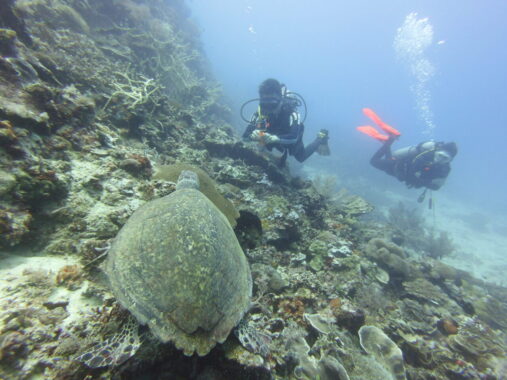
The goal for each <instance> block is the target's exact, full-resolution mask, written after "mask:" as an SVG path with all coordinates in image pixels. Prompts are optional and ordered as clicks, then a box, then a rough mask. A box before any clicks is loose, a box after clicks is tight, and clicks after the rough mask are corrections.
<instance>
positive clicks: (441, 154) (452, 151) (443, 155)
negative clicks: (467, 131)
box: [434, 142, 458, 164]
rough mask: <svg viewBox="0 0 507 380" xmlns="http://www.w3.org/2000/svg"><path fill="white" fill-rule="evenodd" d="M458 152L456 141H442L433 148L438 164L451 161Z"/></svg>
mask: <svg viewBox="0 0 507 380" xmlns="http://www.w3.org/2000/svg"><path fill="white" fill-rule="evenodd" d="M457 153H458V147H457V145H456V143H453V142H450V143H443V144H440V146H439V147H438V148H437V150H435V158H434V160H435V162H436V163H439V164H447V163H449V162H451V161H452V159H453V158H454V156H456V154H457Z"/></svg>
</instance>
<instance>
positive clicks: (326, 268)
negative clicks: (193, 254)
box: [0, 0, 507, 380]
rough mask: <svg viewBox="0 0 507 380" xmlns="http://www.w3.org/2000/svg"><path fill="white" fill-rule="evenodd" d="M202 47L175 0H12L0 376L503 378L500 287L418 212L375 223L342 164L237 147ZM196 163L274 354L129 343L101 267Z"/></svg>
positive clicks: (2, 145)
mask: <svg viewBox="0 0 507 380" xmlns="http://www.w3.org/2000/svg"><path fill="white" fill-rule="evenodd" d="M200 44H201V42H200V39H199V34H198V31H197V28H196V26H195V25H194V24H193V23H192V21H191V19H190V18H189V12H188V9H187V8H186V7H185V4H184V2H183V1H180V0H178V1H170V2H168V1H162V0H151V1H147V0H122V1H117V0H100V1H99V0H37V1H14V0H7V1H1V2H0V198H1V199H2V201H1V203H0V248H1V249H2V252H1V254H0V294H1V295H2V297H0V299H1V301H0V377H1V378H6V379H10V378H19V379H31V378H48V379H49V378H57V379H69V380H71V379H83V378H141V377H151V378H159V377H160V376H161V374H162V373H164V374H170V375H168V376H173V377H174V378H188V376H189V374H192V378H195V379H204V378H245V379H273V378H274V379H294V378H312V379H314V378H321V379H325V378H334V379H341V380H343V379H348V378H350V379H379V380H380V379H382V380H384V379H386V378H389V376H390V377H394V378H404V377H403V376H405V375H404V373H406V377H407V378H411V379H443V378H453V379H472V378H477V379H478V378H483V379H500V378H502V376H504V373H505V367H506V364H505V344H506V342H507V333H506V329H507V321H506V315H507V311H506V308H505V305H506V302H507V291H506V290H505V288H502V287H499V286H494V285H492V284H489V283H488V282H487V281H485V280H479V279H476V278H474V277H473V276H472V275H470V274H469V273H467V272H464V271H460V270H457V269H455V268H453V267H451V266H449V265H446V264H444V263H442V262H440V261H439V260H440V259H441V258H445V257H446V256H449V255H451V254H452V253H453V251H454V249H455V247H454V243H453V242H452V241H451V240H450V238H449V237H448V236H447V235H446V234H445V232H441V231H433V230H431V229H430V228H428V227H427V226H426V225H425V222H424V220H423V218H422V217H421V216H420V215H419V214H418V213H417V212H416V211H415V210H410V209H408V208H407V207H405V206H404V205H403V204H399V205H398V206H397V207H394V208H393V209H391V210H390V211H389V216H388V224H385V223H384V222H379V221H378V220H373V218H361V216H362V215H363V214H365V213H368V212H370V211H371V210H372V208H373V207H372V206H371V205H370V204H368V203H367V202H366V201H365V200H363V199H362V198H360V197H358V196H356V195H355V194H351V193H350V192H349V191H348V190H346V189H339V190H338V189H337V186H336V185H337V180H336V178H333V177H327V178H324V177H321V178H316V179H315V180H314V181H313V183H312V181H308V180H304V179H301V178H295V177H293V176H292V175H291V172H290V170H289V169H287V168H283V169H280V168H279V167H278V166H277V165H276V162H275V160H274V159H273V157H272V156H270V155H268V154H266V153H265V152H261V151H259V150H258V149H257V148H256V147H255V146H252V145H251V144H247V143H244V142H242V141H239V139H238V138H237V136H236V134H235V126H233V125H232V124H230V123H231V119H232V118H231V112H230V109H229V106H228V105H227V104H225V103H224V102H223V101H222V93H221V91H220V89H219V84H218V83H216V81H215V80H214V79H213V77H212V75H211V74H210V73H211V71H210V69H209V66H208V64H207V62H206V58H205V55H204V54H203V53H202V51H201V48H200ZM189 165H191V167H192V170H195V171H198V172H200V173H201V171H202V175H201V174H200V176H201V178H200V179H201V183H203V184H204V186H208V190H209V194H211V195H209V196H210V199H212V200H213V202H215V204H216V205H217V207H218V208H219V209H221V210H222V212H223V213H224V214H225V215H226V216H227V218H228V220H229V222H230V223H231V225H236V229H235V233H236V235H237V237H238V240H239V241H240V243H241V246H242V248H243V250H244V252H245V255H246V256H247V258H248V262H249V264H250V267H251V270H252V275H253V282H254V284H253V292H254V294H253V297H252V300H251V303H252V307H251V309H250V310H249V312H248V315H247V318H248V328H249V329H255V330H256V331H257V332H258V333H259V335H260V336H261V337H262V338H261V340H260V341H259V342H261V343H263V344H265V345H266V346H267V349H268V350H269V354H265V355H264V356H261V355H257V354H254V353H252V352H249V351H247V350H245V349H244V348H242V347H241V346H240V344H239V343H238V340H237V339H236V338H235V336H234V334H230V336H229V338H228V339H227V340H226V341H225V342H224V344H221V345H218V346H217V347H216V348H214V349H213V350H212V351H211V352H210V353H209V354H208V355H207V356H205V357H202V358H187V357H185V356H184V355H183V353H182V352H181V351H179V350H177V349H176V348H175V347H174V346H172V345H170V344H165V345H164V344H160V343H157V342H156V341H155V340H154V339H153V338H152V337H150V335H149V334H147V333H146V331H145V330H146V329H145V328H144V327H142V328H141V329H140V330H139V334H140V336H139V339H140V340H139V341H138V340H137V338H136V337H135V336H134V340H133V341H132V343H133V346H129V345H126V346H122V345H120V344H119V342H120V340H119V336H118V334H120V335H121V333H122V331H123V332H124V333H125V330H122V326H127V330H128V332H132V330H129V329H128V326H129V325H128V323H127V324H125V322H126V318H127V317H126V315H127V313H126V312H125V311H124V310H121V308H120V307H119V306H118V303H117V302H116V300H115V299H114V297H113V296H112V294H111V292H110V290H109V288H108V286H107V284H106V283H104V282H103V281H102V275H101V272H100V268H99V267H100V264H101V262H102V260H103V259H104V257H106V256H107V253H108V250H109V248H110V247H111V243H112V241H113V239H114V238H115V236H116V234H117V233H118V231H119V230H120V228H121V227H122V226H123V225H124V224H125V222H126V221H127V219H128V218H129V217H130V216H131V215H132V213H133V212H134V211H135V210H136V209H138V208H139V207H140V206H141V205H142V204H144V203H145V202H147V201H150V200H153V199H155V198H159V197H162V196H164V195H168V194H170V193H172V192H173V191H174V189H175V188H174V182H175V180H176V178H177V175H178V174H179V171H181V170H180V169H178V168H189ZM176 169H178V170H176ZM165 171H167V172H171V173H172V174H170V175H169V174H167V173H165ZM164 173H165V174H164ZM166 175H167V176H166ZM205 192H206V191H205ZM372 326H375V328H374V327H372ZM136 332H137V330H136ZM358 334H359V339H358ZM124 335H126V333H125V334H124ZM134 335H135V334H134ZM128 336H130V335H128ZM377 340H380V342H377ZM372 341H374V342H377V343H378V344H376V343H375V344H373V343H372ZM97 342H105V344H104V345H103V346H102V348H103V349H104V350H102V351H101V350H99V351H94V353H95V355H88V356H83V355H86V353H90V352H91V347H93V346H94V345H96V344H97ZM252 342H253V341H252ZM252 342H251V343H252ZM253 343H255V342H253ZM138 344H139V347H138ZM398 347H399V348H398ZM112 348H117V349H118V350H116V351H109V350H110V349H112ZM134 348H135V349H137V352H136V354H135V355H134V356H133V357H132V358H130V359H129V360H126V361H123V359H125V356H129V355H131V354H132V353H133V351H135V350H134ZM363 348H364V350H366V351H368V352H370V354H368V355H365V353H364V350H363ZM400 349H401V350H402V351H403V357H402V356H401V354H400V351H399V350H400ZM384 351H386V352H384ZM387 351H388V352H387ZM382 352H384V353H387V354H388V356H385V355H384V358H385V359H383V358H381V357H380V356H381V355H380V354H381V353H382ZM111 353H113V355H111ZM124 353H126V354H127V355H123V354H124ZM76 358H80V360H81V362H79V361H76V360H75V359H76ZM97 362H100V363H104V364H107V366H104V367H101V368H97V369H90V368H89V367H87V365H86V364H93V365H94V366H95V364H96V363H97ZM110 364H111V365H110Z"/></svg>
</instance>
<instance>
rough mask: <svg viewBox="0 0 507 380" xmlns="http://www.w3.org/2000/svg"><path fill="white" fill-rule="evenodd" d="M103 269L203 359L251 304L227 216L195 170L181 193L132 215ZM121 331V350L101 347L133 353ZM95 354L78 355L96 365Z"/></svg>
mask: <svg viewBox="0 0 507 380" xmlns="http://www.w3.org/2000/svg"><path fill="white" fill-rule="evenodd" d="M104 271H105V273H106V274H107V277H108V280H109V283H110V286H111V289H112V291H113V293H114V295H115V296H116V298H117V300H118V301H119V302H120V304H121V305H122V306H124V307H125V308H126V309H128V310H129V311H130V312H131V313H132V314H133V315H134V316H135V318H136V319H137V321H138V322H140V323H141V324H146V325H148V326H149V328H150V330H151V332H152V333H153V334H154V335H155V336H156V337H157V338H158V339H159V340H160V341H162V342H169V341H171V342H173V343H174V344H175V346H176V347H177V348H179V349H181V350H183V352H184V354H185V355H192V354H193V353H194V352H196V353H197V354H198V355H200V356H203V355H206V354H207V353H208V352H209V351H210V350H211V349H212V348H213V347H214V346H215V345H216V343H222V342H224V341H225V339H226V338H227V336H228V335H229V333H230V331H231V330H232V329H233V328H234V327H235V326H236V325H238V323H239V322H240V320H241V319H242V318H243V316H244V315H245V313H246V312H247V311H248V309H249V307H250V298H251V295H252V278H251V273H250V268H249V265H248V262H247V260H246V257H245V255H244V253H243V251H242V249H241V247H240V245H239V243H238V240H237V239H236V236H235V234H234V231H233V230H232V228H231V226H230V224H229V222H228V221H227V218H226V217H225V216H224V215H223V214H222V213H221V212H220V211H219V210H218V208H217V207H216V206H215V205H214V204H213V203H212V202H211V201H210V200H209V199H208V198H207V197H206V196H204V195H203V194H202V193H201V192H200V191H199V180H198V177H197V175H196V174H195V173H194V172H192V171H183V172H182V173H181V175H180V177H179V179H178V183H177V186H176V191H174V192H173V193H171V194H169V195H167V196H165V197H162V198H159V199H156V200H153V201H150V202H148V203H146V204H144V205H143V206H141V207H140V208H139V209H138V210H136V211H135V212H134V214H132V216H131V217H130V218H129V220H128V221H127V222H126V223H125V225H124V226H123V227H122V229H121V230H120V232H119V233H118V235H117V236H116V238H115V240H114V242H113V244H112V246H111V249H110V250H109V254H108V258H107V261H106V263H105V268H104ZM131 330H132V329H130V331H131ZM124 335H126V336H127V341H126V343H125V339H123V340H122V342H123V343H121V344H118V342H117V341H118V339H116V341H115V342H116V343H114V345H115V346H117V347H120V350H122V352H118V353H117V354H111V352H110V351H111V347H109V346H108V344H105V345H104V344H102V346H103V347H106V348H105V349H106V351H107V355H109V356H117V357H118V356H127V357H128V356H129V355H133V353H135V350H136V349H137V347H138V345H139V343H138V339H137V337H135V336H134V337H133V334H131V333H129V334H124ZM240 339H241V338H240ZM101 350H102V352H104V348H101ZM132 351H133V353H132ZM94 354H95V358H94ZM94 354H93V353H88V355H87V357H85V355H86V354H85V355H82V356H81V357H80V358H78V360H81V361H84V362H85V363H86V364H88V365H90V366H93V367H96V366H99V365H96V364H94V361H95V362H96V363H99V362H100V360H99V361H97V357H100V356H101V355H102V356H104V354H101V352H95V353H94ZM125 359H126V358H125ZM107 364H111V363H106V364H100V366H101V365H107ZM113 364H114V363H113Z"/></svg>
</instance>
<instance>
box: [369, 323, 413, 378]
mask: <svg viewBox="0 0 507 380" xmlns="http://www.w3.org/2000/svg"><path fill="white" fill-rule="evenodd" d="M359 342H360V344H361V347H362V348H363V349H364V350H365V351H366V352H367V353H368V354H370V355H373V356H374V357H375V360H376V361H377V362H379V363H380V364H381V365H382V366H383V367H384V368H385V369H386V370H388V371H389V372H390V373H391V374H392V375H393V378H394V379H397V380H406V379H407V375H406V374H405V366H404V365H403V353H402V352H401V350H400V349H399V347H398V346H397V345H396V343H394V342H393V341H392V340H391V338H389V337H388V336H387V335H386V334H385V333H384V332H383V331H382V330H381V329H379V328H378V327H376V326H363V327H361V328H360V329H359Z"/></svg>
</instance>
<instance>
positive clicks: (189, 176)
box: [176, 170, 199, 190]
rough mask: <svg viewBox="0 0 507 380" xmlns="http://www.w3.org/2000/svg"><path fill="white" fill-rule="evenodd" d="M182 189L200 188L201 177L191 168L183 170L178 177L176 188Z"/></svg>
mask: <svg viewBox="0 0 507 380" xmlns="http://www.w3.org/2000/svg"><path fill="white" fill-rule="evenodd" d="M181 189H196V190H199V177H198V176H197V174H196V173H195V172H193V171H190V170H182V171H181V173H180V176H179V177H178V183H177V184H176V190H181Z"/></svg>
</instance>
